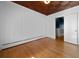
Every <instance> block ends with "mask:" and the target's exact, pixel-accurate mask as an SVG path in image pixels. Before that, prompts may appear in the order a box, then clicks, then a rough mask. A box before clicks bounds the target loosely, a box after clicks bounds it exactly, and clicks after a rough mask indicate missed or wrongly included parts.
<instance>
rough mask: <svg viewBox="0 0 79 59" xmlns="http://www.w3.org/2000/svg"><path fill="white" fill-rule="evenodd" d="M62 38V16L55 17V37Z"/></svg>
mask: <svg viewBox="0 0 79 59" xmlns="http://www.w3.org/2000/svg"><path fill="white" fill-rule="evenodd" d="M60 38H61V39H62V40H64V17H58V18H56V39H60Z"/></svg>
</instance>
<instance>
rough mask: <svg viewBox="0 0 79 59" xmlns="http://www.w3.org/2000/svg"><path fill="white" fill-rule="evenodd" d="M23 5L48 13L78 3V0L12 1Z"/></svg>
mask: <svg viewBox="0 0 79 59" xmlns="http://www.w3.org/2000/svg"><path fill="white" fill-rule="evenodd" d="M12 2H14V3H17V4H20V5H22V6H24V7H27V8H30V9H32V10H35V11H37V12H40V13H42V14H45V15H50V14H52V13H56V12H59V11H62V10H65V9H68V8H71V7H74V6H77V5H79V1H51V2H50V4H44V2H42V1H12Z"/></svg>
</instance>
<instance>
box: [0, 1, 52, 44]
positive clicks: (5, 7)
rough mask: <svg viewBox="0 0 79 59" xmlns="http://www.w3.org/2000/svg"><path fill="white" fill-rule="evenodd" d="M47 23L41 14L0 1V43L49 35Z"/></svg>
mask: <svg viewBox="0 0 79 59" xmlns="http://www.w3.org/2000/svg"><path fill="white" fill-rule="evenodd" d="M49 23H50V21H49V20H48V19H47V17H46V16H45V15H43V14H40V13H38V12H35V11H33V10H30V9H28V8H25V7H23V6H20V5H18V4H15V3H13V2H0V44H7V43H12V42H16V41H20V40H25V39H26V40H27V39H31V38H34V37H38V36H45V37H47V36H48V37H51V33H50V31H49V30H50V25H51V24H49ZM52 25H53V24H52ZM52 36H53V35H52Z"/></svg>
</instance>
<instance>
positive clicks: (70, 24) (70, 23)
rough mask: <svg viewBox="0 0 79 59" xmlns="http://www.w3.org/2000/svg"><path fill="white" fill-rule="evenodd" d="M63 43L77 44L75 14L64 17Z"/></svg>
mask: <svg viewBox="0 0 79 59" xmlns="http://www.w3.org/2000/svg"><path fill="white" fill-rule="evenodd" d="M64 41H66V42H69V43H73V44H77V13H69V14H66V15H65V17H64Z"/></svg>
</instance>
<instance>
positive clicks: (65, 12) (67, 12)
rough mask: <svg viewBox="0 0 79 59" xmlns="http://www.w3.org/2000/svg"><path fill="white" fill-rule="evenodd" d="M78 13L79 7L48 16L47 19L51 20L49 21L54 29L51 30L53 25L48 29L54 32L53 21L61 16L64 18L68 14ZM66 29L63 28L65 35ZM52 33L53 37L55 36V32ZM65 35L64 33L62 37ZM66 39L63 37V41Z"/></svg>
mask: <svg viewBox="0 0 79 59" xmlns="http://www.w3.org/2000/svg"><path fill="white" fill-rule="evenodd" d="M78 12H79V6H76V7H72V8H69V9H66V10H63V11H60V12H57V13H54V14H51V15H49V17H50V18H51V20H50V21H51V22H52V23H53V24H54V28H52V27H53V25H52V26H51V28H50V29H54V30H55V21H56V18H57V17H62V16H64V17H66V14H70V13H76V14H77V13H78ZM71 18H72V17H71ZM64 20H67V19H66V18H65V19H64ZM76 20H77V19H76ZM68 22H69V21H68ZM64 28H65V26H64ZM66 29H67V28H65V31H64V32H65V33H66ZM52 32H53V30H51V33H52ZM53 33H54V36H55V34H56V32H55V31H54V32H53ZM65 33H64V35H66V34H65ZM66 38H67V37H64V40H66Z"/></svg>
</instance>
